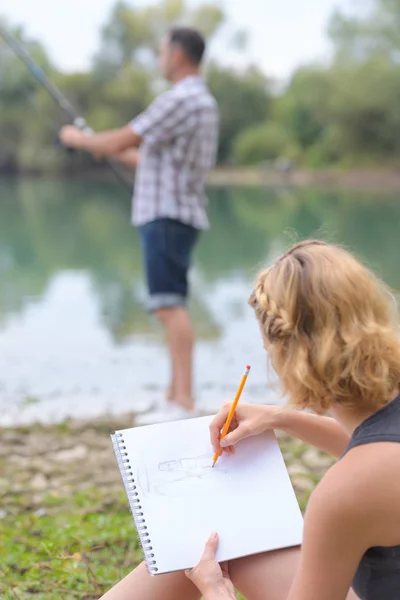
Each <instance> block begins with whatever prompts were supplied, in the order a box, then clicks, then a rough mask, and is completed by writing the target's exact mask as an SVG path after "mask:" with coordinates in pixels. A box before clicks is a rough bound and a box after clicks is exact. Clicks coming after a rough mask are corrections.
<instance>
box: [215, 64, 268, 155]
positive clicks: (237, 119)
mask: <svg viewBox="0 0 400 600" xmlns="http://www.w3.org/2000/svg"><path fill="white" fill-rule="evenodd" d="M207 76H208V82H209V85H210V89H211V91H212V93H213V94H214V96H215V98H216V99H217V102H218V105H219V110H220V143H219V159H220V161H222V162H225V161H227V160H228V159H229V158H230V155H231V152H232V143H233V141H234V139H235V138H236V137H237V136H238V135H239V133H241V132H242V131H244V130H245V129H246V128H248V127H252V126H253V125H256V124H260V123H263V121H264V120H265V119H266V118H267V117H268V115H269V112H270V105H271V100H270V98H271V96H270V93H269V91H268V82H267V79H266V78H265V76H264V75H263V74H262V73H260V72H259V71H257V70H256V69H249V70H248V71H246V72H244V73H241V74H240V73H237V72H235V71H234V70H233V69H226V68H222V67H220V66H218V65H216V64H213V65H211V66H210V67H209V69H208V72H207Z"/></svg>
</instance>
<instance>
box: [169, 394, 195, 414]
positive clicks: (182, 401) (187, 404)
mask: <svg viewBox="0 0 400 600" xmlns="http://www.w3.org/2000/svg"><path fill="white" fill-rule="evenodd" d="M174 403H175V404H177V405H178V406H180V407H181V408H184V409H185V410H188V411H192V410H194V408H195V402H194V400H193V398H187V397H186V396H185V397H183V398H179V396H178V397H176V396H175V398H174Z"/></svg>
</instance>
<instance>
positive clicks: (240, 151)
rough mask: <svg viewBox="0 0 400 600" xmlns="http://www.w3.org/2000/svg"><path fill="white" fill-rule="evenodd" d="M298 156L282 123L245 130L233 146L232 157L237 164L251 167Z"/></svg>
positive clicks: (266, 124)
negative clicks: (260, 163) (268, 161)
mask: <svg viewBox="0 0 400 600" xmlns="http://www.w3.org/2000/svg"><path fill="white" fill-rule="evenodd" d="M289 154H290V155H293V154H296V149H295V147H294V144H293V142H292V138H291V136H290V134H289V133H288V132H287V131H286V130H285V129H284V128H283V126H282V125H281V124H280V123H277V122H271V123H268V122H267V123H265V124H262V125H261V126H259V125H254V126H253V127H251V128H248V129H246V130H244V131H243V132H242V133H241V134H239V136H238V137H237V138H236V140H235V141H234V144H233V151H232V156H233V158H234V160H235V162H236V163H238V164H243V165H251V164H256V163H259V162H262V161H264V160H271V159H276V158H279V157H280V156H283V155H285V156H288V155H289Z"/></svg>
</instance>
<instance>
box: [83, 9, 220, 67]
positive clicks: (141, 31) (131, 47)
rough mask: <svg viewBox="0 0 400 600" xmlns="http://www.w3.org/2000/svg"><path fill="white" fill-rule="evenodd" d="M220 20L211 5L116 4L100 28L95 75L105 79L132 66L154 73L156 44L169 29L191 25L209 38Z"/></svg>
mask: <svg viewBox="0 0 400 600" xmlns="http://www.w3.org/2000/svg"><path fill="white" fill-rule="evenodd" d="M224 20H225V15H224V13H223V11H222V10H221V8H219V6H218V5H216V4H212V3H207V4H201V5H200V6H198V7H197V8H191V7H189V5H188V3H187V2H186V1H185V0H162V1H161V3H160V4H157V5H152V6H148V7H143V8H134V7H132V6H130V5H128V4H126V3H125V2H123V1H119V2H117V4H116V5H115V7H114V9H113V11H112V13H111V16H110V20H109V22H108V23H107V24H106V25H105V27H104V28H103V32H102V37H101V45H100V51H99V53H98V54H97V56H96V58H95V65H94V66H95V71H96V74H97V76H98V77H103V76H106V77H107V76H109V75H110V74H113V73H115V70H116V69H120V68H121V67H123V66H126V65H131V64H132V63H135V64H136V65H137V66H139V67H141V68H143V69H146V70H154V68H155V66H156V58H157V53H158V47H159V44H160V40H161V39H162V37H163V35H165V33H166V31H167V30H168V29H169V28H170V27H171V26H172V25H176V24H179V23H185V24H186V25H195V26H196V27H198V28H199V29H200V30H201V31H202V33H203V34H204V35H205V36H206V37H207V38H212V37H213V36H214V35H215V33H216V32H217V30H218V28H219V26H220V25H221V24H222V23H223V21H224Z"/></svg>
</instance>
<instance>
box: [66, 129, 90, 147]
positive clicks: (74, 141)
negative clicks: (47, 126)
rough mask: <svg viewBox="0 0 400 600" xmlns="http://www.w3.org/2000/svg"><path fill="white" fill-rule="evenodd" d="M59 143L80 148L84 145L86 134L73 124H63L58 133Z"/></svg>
mask: <svg viewBox="0 0 400 600" xmlns="http://www.w3.org/2000/svg"><path fill="white" fill-rule="evenodd" d="M59 138H60V140H61V143H62V144H64V146H66V147H67V148H82V147H83V146H84V142H85V139H86V138H87V134H86V133H84V132H83V131H81V130H80V129H78V127H75V125H65V126H64V127H62V128H61V131H60V133H59Z"/></svg>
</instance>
